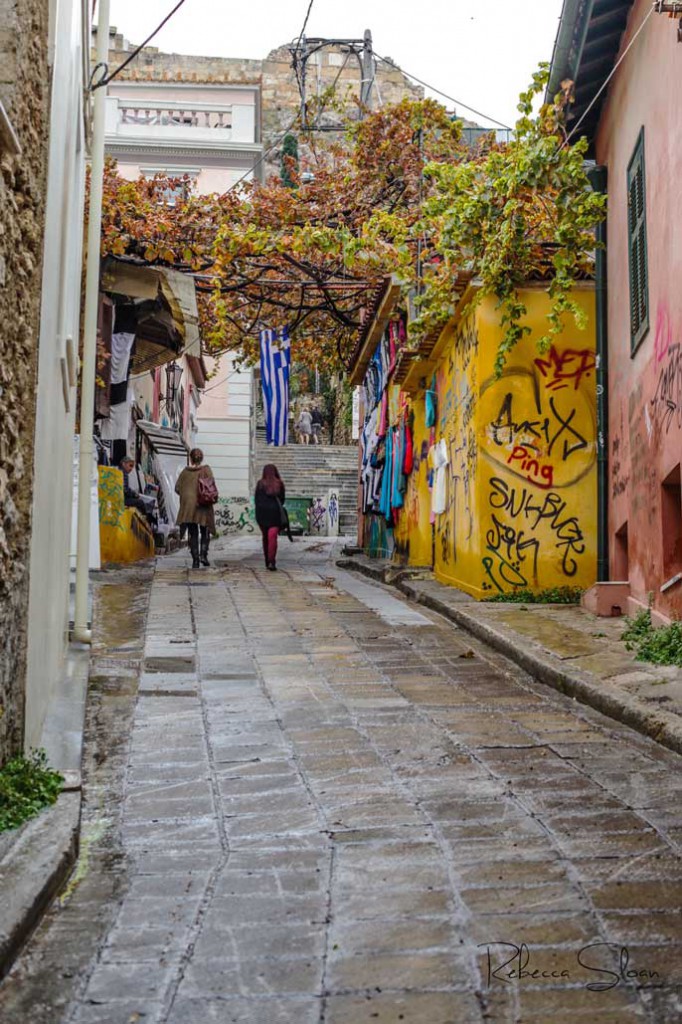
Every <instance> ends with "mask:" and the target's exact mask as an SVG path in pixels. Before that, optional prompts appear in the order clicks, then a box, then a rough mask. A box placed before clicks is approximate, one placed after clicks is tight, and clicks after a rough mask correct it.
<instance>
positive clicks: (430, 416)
mask: <svg viewBox="0 0 682 1024" xmlns="http://www.w3.org/2000/svg"><path fill="white" fill-rule="evenodd" d="M425 406H426V426H427V427H435V425H436V419H437V416H438V394H437V392H436V375H435V373H434V375H433V377H432V378H431V387H430V388H428V390H427V391H426V396H425Z"/></svg>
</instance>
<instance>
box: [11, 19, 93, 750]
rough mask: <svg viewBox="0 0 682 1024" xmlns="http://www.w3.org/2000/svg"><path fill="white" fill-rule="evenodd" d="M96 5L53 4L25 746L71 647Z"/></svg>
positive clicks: (38, 729) (32, 741)
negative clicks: (88, 102)
mask: <svg viewBox="0 0 682 1024" xmlns="http://www.w3.org/2000/svg"><path fill="white" fill-rule="evenodd" d="M89 10H90V4H89V3H87V2H86V0H52V2H51V3H50V50H49V54H50V63H51V68H50V73H51V81H52V89H51V100H50V104H51V106H50V148H49V163H48V181H47V206H46V217H45V239H44V260H43V282H42V303H41V323H40V340H39V351H38V386H37V403H36V426H35V463H34V483H33V528H32V534H31V565H30V589H29V630H28V666H27V680H26V717H25V746H26V748H27V749H28V748H30V747H33V746H38V745H39V744H40V742H41V736H42V728H43V723H44V720H45V716H46V714H47V710H48V707H49V704H50V701H51V699H52V697H53V696H54V694H55V691H56V688H57V683H58V681H59V679H60V677H61V675H62V673H63V671H64V668H65V659H66V651H67V644H68V628H69V552H70V534H71V505H72V486H73V483H72V482H73V437H74V425H75V412H76V409H75V406H76V379H77V372H78V370H77V364H78V338H79V322H80V301H81V274H82V243H83V203H84V186H85V158H86V138H85V130H86V116H85V105H84V96H85V89H86V87H87V82H88V74H89V67H88V58H89V49H88V47H89V38H90V25H89ZM46 73H47V72H46Z"/></svg>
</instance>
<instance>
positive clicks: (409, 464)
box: [403, 421, 414, 476]
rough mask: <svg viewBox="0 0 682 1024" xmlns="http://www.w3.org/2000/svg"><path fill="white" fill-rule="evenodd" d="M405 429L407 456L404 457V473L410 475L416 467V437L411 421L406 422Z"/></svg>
mask: <svg viewBox="0 0 682 1024" xmlns="http://www.w3.org/2000/svg"><path fill="white" fill-rule="evenodd" d="M404 429H405V457H404V459H403V473H404V474H405V476H409V475H410V473H411V472H412V470H413V469H414V438H413V437H412V428H411V426H410V424H409V421H407V422H405V423H404Z"/></svg>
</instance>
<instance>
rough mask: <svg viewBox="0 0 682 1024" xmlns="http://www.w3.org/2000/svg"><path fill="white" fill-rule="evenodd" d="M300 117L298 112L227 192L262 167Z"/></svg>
mask: <svg viewBox="0 0 682 1024" xmlns="http://www.w3.org/2000/svg"><path fill="white" fill-rule="evenodd" d="M298 117H299V115H298V114H296V117H295V118H294V119H293V121H290V122H289V124H288V125H287V126H286V128H285V129H284V130H283V131H281V132H280V133H279V135H278V136H277V138H276V139H275V141H274V142H273V143H272V145H271V146H269V147H268V149H266V150H265V152H263V153H261V155H260V156H259V157H258V159H257V160H256V162H255V164H254V165H253V167H249V169H248V170H247V171H244V173H243V174H242V176H241V178H237V180H236V181H235V183H234V185H230V187H229V188H228V190H227V192H232V190H233V189H235V188H236V187H237V186H238V185H241V183H242V182H243V181H245V180H246V178H248V177H249V175H250V174H253V173H254V171H256V169H257V168H258V167H260V165H261V164H262V163H263V161H264V160H266V159H267V158H268V157H269V156H270V154H271V153H272V151H273V149H277V147H278V146H279V144H280V142H281V141H282V139H283V138H284V136H285V135H286V134H287V132H290V131H291V129H292V128H293V127H294V125H295V124H296V122H297V121H298ZM225 194H227V193H225Z"/></svg>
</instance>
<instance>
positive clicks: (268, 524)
mask: <svg viewBox="0 0 682 1024" xmlns="http://www.w3.org/2000/svg"><path fill="white" fill-rule="evenodd" d="M284 497H285V488H284V481H283V480H282V478H281V477H280V475H279V470H278V469H277V466H273V465H272V464H270V465H267V466H264V467H263V475H262V477H261V478H260V480H259V481H258V483H257V484H256V522H257V523H258V525H259V526H260V531H261V533H262V535H263V556H264V557H265V568H266V569H270V570H271V571H272V572H274V571H275V569H276V568H277V564H276V563H277V537H278V536H279V531H280V528H281V527H282V525H283V524H282V505H283V504H284Z"/></svg>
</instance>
